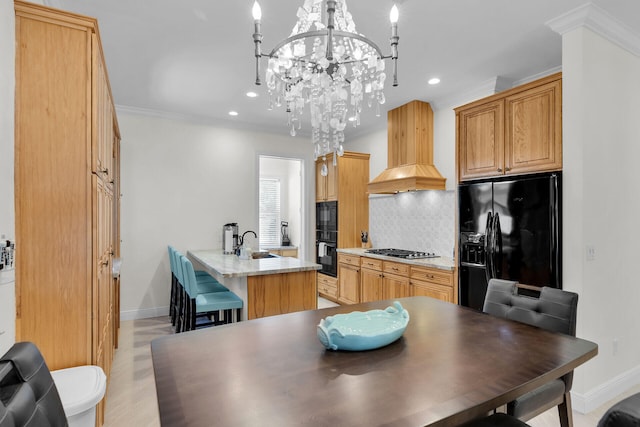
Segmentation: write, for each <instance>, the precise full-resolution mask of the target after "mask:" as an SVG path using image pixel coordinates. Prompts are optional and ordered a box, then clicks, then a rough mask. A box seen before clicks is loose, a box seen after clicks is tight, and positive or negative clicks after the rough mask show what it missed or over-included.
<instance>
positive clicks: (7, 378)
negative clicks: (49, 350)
mask: <svg viewBox="0 0 640 427" xmlns="http://www.w3.org/2000/svg"><path fill="white" fill-rule="evenodd" d="M0 427H68V421H67V417H66V415H65V413H64V408H63V406H62V401H61V400H60V395H59V394H58V389H57V388H56V385H55V383H54V381H53V377H52V376H51V372H50V371H49V368H48V367H47V364H46V363H45V361H44V358H43V357H42V354H41V353H40V350H38V348H37V347H36V346H35V345H34V344H33V343H30V342H19V343H15V344H14V345H13V346H12V347H11V348H10V349H9V351H8V352H7V353H6V354H5V355H4V356H2V358H0Z"/></svg>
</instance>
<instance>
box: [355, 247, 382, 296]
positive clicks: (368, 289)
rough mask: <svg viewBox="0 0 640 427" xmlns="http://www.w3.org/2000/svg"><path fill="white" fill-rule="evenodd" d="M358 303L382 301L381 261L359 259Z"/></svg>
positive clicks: (365, 258)
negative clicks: (359, 293) (359, 292)
mask: <svg viewBox="0 0 640 427" xmlns="http://www.w3.org/2000/svg"><path fill="white" fill-rule="evenodd" d="M360 267H361V270H360V289H361V298H360V302H371V301H379V300H381V299H382V278H383V274H382V260H380V259H376V258H367V257H362V258H360Z"/></svg>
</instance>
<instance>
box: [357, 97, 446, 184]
mask: <svg viewBox="0 0 640 427" xmlns="http://www.w3.org/2000/svg"><path fill="white" fill-rule="evenodd" d="M387 132H388V136H387V137H388V140H387V144H388V151H387V153H388V154H387V169H385V170H384V171H383V172H382V173H381V174H380V175H378V176H377V177H376V178H374V179H373V181H371V182H370V183H369V185H368V191H369V194H394V193H399V192H401V191H416V190H444V189H445V183H446V178H444V177H443V176H442V175H441V174H440V172H438V169H436V167H435V166H434V165H433V110H432V109H431V106H430V105H429V103H427V102H423V101H411V102H409V103H408V104H405V105H402V106H400V107H398V108H395V109H393V110H390V111H389V112H388V114H387Z"/></svg>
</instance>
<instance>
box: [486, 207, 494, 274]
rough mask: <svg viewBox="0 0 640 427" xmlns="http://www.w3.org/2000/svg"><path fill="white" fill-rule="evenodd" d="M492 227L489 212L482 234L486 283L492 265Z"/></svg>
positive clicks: (491, 215) (491, 216) (491, 218)
mask: <svg viewBox="0 0 640 427" xmlns="http://www.w3.org/2000/svg"><path fill="white" fill-rule="evenodd" d="M492 228H493V214H492V213H491V212H489V213H488V214H487V225H486V227H485V235H484V253H485V257H486V261H485V269H484V272H485V275H486V277H487V283H488V282H489V280H490V279H491V274H492V273H491V270H492V265H493V255H492V251H493V249H492V239H491V235H492Z"/></svg>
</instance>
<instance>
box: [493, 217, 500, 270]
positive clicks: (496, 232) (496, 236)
mask: <svg viewBox="0 0 640 427" xmlns="http://www.w3.org/2000/svg"><path fill="white" fill-rule="evenodd" d="M491 234H492V238H491V240H492V242H491V246H492V253H491V258H492V260H491V276H492V277H498V267H497V266H498V265H500V262H498V261H499V260H498V257H501V256H502V230H500V215H498V213H497V212H496V213H495V214H494V215H493V225H492V226H491Z"/></svg>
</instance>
